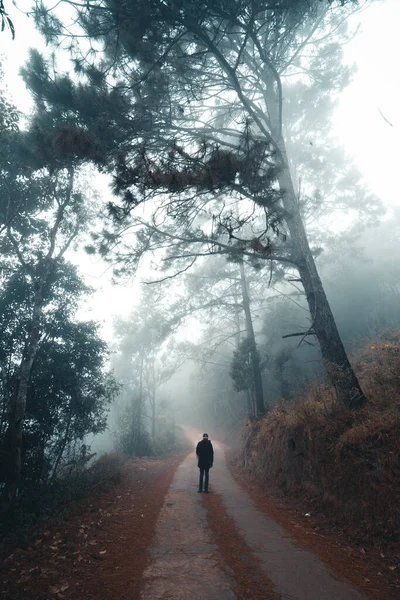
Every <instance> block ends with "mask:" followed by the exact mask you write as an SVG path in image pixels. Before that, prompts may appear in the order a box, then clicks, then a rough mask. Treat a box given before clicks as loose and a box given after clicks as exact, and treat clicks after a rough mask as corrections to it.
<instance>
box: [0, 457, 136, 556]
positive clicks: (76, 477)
mask: <svg viewBox="0 0 400 600" xmlns="http://www.w3.org/2000/svg"><path fill="white" fill-rule="evenodd" d="M124 460H125V459H124V458H123V457H122V455H120V454H119V453H117V452H111V453H109V454H104V455H103V456H101V457H100V458H99V459H98V460H96V461H95V462H94V463H93V464H92V465H91V466H90V467H88V468H85V469H81V468H80V469H76V470H75V471H72V472H70V473H69V474H68V476H65V477H60V478H58V479H55V480H54V481H52V482H48V483H47V484H44V485H42V486H40V487H38V486H36V487H33V486H32V487H27V488H25V489H23V490H22V492H21V494H20V496H19V498H18V500H17V501H16V502H15V504H13V505H11V506H7V507H3V510H2V511H1V512H0V539H1V543H2V544H4V543H7V544H9V543H17V542H18V543H21V542H23V541H24V539H27V540H28V539H29V537H30V536H31V535H32V534H33V533H34V531H35V528H36V527H37V526H41V525H43V523H45V522H46V521H47V520H48V519H49V518H52V517H53V516H55V515H57V516H58V517H60V518H63V519H68V517H69V514H70V512H71V509H72V503H73V502H74V501H77V500H80V499H82V498H84V497H86V496H90V495H92V494H94V493H103V492H105V491H107V490H109V489H110V488H111V487H113V486H114V485H116V484H117V483H118V482H119V481H120V478H121V469H122V465H123V463H124ZM0 545H1V544H0Z"/></svg>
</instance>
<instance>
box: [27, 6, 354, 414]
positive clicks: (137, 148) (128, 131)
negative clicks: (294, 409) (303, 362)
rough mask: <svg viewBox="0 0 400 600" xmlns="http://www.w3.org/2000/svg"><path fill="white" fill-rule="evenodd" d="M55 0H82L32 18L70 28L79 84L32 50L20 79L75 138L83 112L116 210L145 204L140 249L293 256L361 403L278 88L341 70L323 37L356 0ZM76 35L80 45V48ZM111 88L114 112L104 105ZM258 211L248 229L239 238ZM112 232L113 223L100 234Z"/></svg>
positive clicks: (344, 380)
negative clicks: (65, 12) (304, 204)
mask: <svg viewBox="0 0 400 600" xmlns="http://www.w3.org/2000/svg"><path fill="white" fill-rule="evenodd" d="M60 4H61V5H64V6H65V4H67V5H68V6H69V7H70V8H71V10H74V11H76V12H77V15H75V17H76V18H74V19H72V20H71V23H72V25H71V26H70V27H69V26H68V25H67V24H66V21H65V19H64V20H61V19H60V18H58V17H57V14H56V13H54V12H51V11H49V10H48V9H47V8H46V7H45V6H43V4H41V5H40V6H39V8H38V11H37V13H36V17H37V21H38V23H39V24H40V26H41V28H42V31H43V32H44V34H45V35H46V36H47V38H48V39H49V40H51V41H54V40H59V38H60V37H63V36H64V39H65V38H68V40H71V36H72V38H73V40H74V41H73V42H72V43H70V41H69V42H68V43H69V46H70V49H71V51H72V53H73V55H74V63H75V69H76V71H77V72H78V73H80V74H82V76H84V77H86V83H83V84H81V83H78V84H76V83H74V82H73V80H72V79H71V78H68V77H66V76H63V77H60V78H58V80H57V81H55V80H54V79H52V78H51V77H50V76H49V71H48V69H46V65H44V64H41V63H40V61H39V60H38V57H36V64H33V65H32V64H31V68H27V69H26V70H25V79H26V81H27V82H28V84H29V85H30V87H31V89H32V90H33V91H34V93H35V94H36V96H37V98H38V99H39V101H41V102H47V103H48V104H47V105H48V107H49V115H50V120H51V119H53V123H55V122H57V123H58V125H59V123H60V119H61V121H62V123H63V124H64V125H65V127H67V129H66V131H64V135H63V136H61V139H64V141H65V140H67V141H68V140H71V135H72V137H73V135H75V134H76V136H77V138H79V136H81V137H82V130H84V131H85V133H86V129H85V128H87V126H88V125H89V124H91V125H92V130H91V131H92V134H93V135H92V138H91V140H89V142H88V144H89V146H90V151H91V152H92V156H95V157H97V159H98V160H99V161H100V162H101V159H100V158H99V157H102V160H103V165H104V164H106V165H107V166H108V168H110V169H112V170H113V172H114V173H115V191H116V192H117V193H119V194H121V195H123V203H122V205H121V206H118V207H116V208H115V210H114V213H115V216H116V217H117V218H118V219H120V220H121V221H123V220H124V219H125V218H126V217H127V216H128V217H129V215H130V213H131V211H132V210H133V209H135V207H136V206H137V205H138V204H141V203H142V202H143V201H144V200H147V201H148V206H149V205H150V207H151V208H153V209H154V210H153V211H152V214H151V217H150V218H147V215H146V218H143V217H142V218H141V219H142V225H143V228H142V229H140V228H139V230H138V231H137V233H138V240H139V242H140V243H141V245H142V247H141V252H144V251H145V250H146V251H148V250H149V249H150V250H151V249H152V248H153V247H154V246H153V245H154V244H155V245H156V246H157V247H159V245H160V244H161V245H162V246H163V247H164V249H166V248H168V252H169V253H170V254H172V256H174V259H175V260H177V261H179V260H181V259H182V255H183V253H182V252H180V251H181V250H182V249H185V250H184V252H185V254H184V258H187V257H188V255H189V254H190V252H187V249H188V248H190V247H191V245H192V246H193V244H195V246H196V247H197V251H196V254H201V253H204V252H205V251H206V250H207V251H208V252H210V249H211V251H215V250H216V251H218V252H219V253H232V252H233V253H235V252H236V253H237V254H239V255H242V256H243V257H247V258H249V259H251V260H253V261H254V259H256V260H270V261H273V260H276V261H281V262H282V261H286V262H287V263H289V264H290V265H292V266H293V268H295V269H296V270H297V272H298V279H299V282H301V284H302V285H303V287H304V291H305V294H306V297H307V301H308V305H309V309H310V313H311V326H310V328H309V330H308V331H306V332H304V334H307V335H308V334H310V335H311V334H312V335H316V337H317V338H318V340H319V344H320V347H321V353H322V356H323V358H324V360H325V362H326V365H327V367H328V373H329V375H330V378H331V381H332V383H333V385H334V386H335V388H336V390H337V393H338V397H339V398H340V400H341V401H342V402H343V404H344V405H345V406H347V407H350V408H356V407H359V406H361V405H362V404H363V403H364V402H365V397H364V394H363V392H362V390H361V388H360V385H359V382H358V380H357V377H356V375H355V373H354V371H353V369H352V367H351V365H350V363H349V360H348V357H347V355H346V352H345V349H344V346H343V343H342V341H341V339H340V336H339V333H338V330H337V327H336V324H335V320H334V318H333V315H332V312H331V309H330V306H329V303H328V300H327V298H326V294H325V292H324V289H323V286H322V283H321V280H320V277H319V274H318V271H317V268H316V265H315V260H314V256H313V253H312V250H311V248H310V244H309V240H308V237H307V233H306V229H305V224H304V220H303V218H302V211H301V206H300V202H299V190H298V186H297V182H296V181H295V180H294V179H293V165H292V164H291V163H292V162H293V161H291V160H290V158H289V157H288V151H287V142H288V138H287V136H288V131H287V130H286V127H285V95H286V90H289V89H291V88H292V86H293V82H296V81H297V82H298V81H308V80H309V79H310V73H311V72H315V70H317V71H318V69H319V72H320V73H321V76H322V75H323V76H324V78H325V84H326V82H327V81H329V79H330V78H331V76H332V77H333V79H334V77H335V76H336V75H337V74H335V72H334V70H332V69H331V71H325V66H326V62H324V61H322V60H321V52H320V49H321V48H323V50H324V52H325V55H326V56H329V53H330V52H333V51H336V49H337V45H338V44H337V43H335V37H334V36H335V35H336V34H338V35H341V34H343V31H342V29H343V22H344V20H345V18H346V16H347V14H348V10H349V8H348V7H347V6H349V7H350V10H353V5H354V4H357V3H355V2H338V3H335V2H328V3H323V2H315V1H312V0H300V1H299V0H296V1H290V0H285V1H283V0H282V1H278V0H273V1H272V0H255V1H253V2H248V1H247V2H246V1H243V0H233V1H232V0H230V1H229V2H226V1H225V0H218V1H213V2H206V3H201V4H199V3H197V2H192V1H185V2H182V1H177V0H171V1H169V2H162V1H160V0H152V1H147V2H143V1H141V0H132V1H130V2H127V1H118V2H115V1H113V2H111V1H108V0H99V1H98V2H89V3H85V4H83V5H78V4H77V3H73V2H68V1H66V2H62V3H60ZM345 5H346V6H345ZM76 34H79V35H80V36H82V34H83V35H85V36H86V37H87V40H88V41H89V44H87V46H85V47H82V46H81V47H78V42H77V41H76V40H77V38H76V37H74V36H75V35H76ZM333 83H335V81H333ZM112 94H114V95H115V98H116V100H117V102H118V108H117V109H116V110H114V111H113V110H112V109H110V110H108V108H107V107H109V106H110V97H111V95H112ZM90 97H92V99H93V102H91V103H88V99H90ZM85 98H86V101H85ZM105 109H107V110H108V112H107V110H105ZM111 117H112V118H111ZM107 119H108V120H107ZM101 123H103V127H102V126H101ZM68 127H69V128H75V129H74V130H73V131H72V133H71V129H69V130H68ZM61 133H62V132H61ZM107 134H110V135H107ZM51 135H52V134H51ZM115 135H118V136H119V143H116V142H115V137H114V136H115ZM57 139H58V140H59V139H60V138H57ZM289 141H290V140H289ZM305 143H307V142H306V141H305ZM80 150H81V147H80ZM106 168H107V167H106ZM151 203H153V204H151ZM237 207H239V209H238V211H237ZM253 213H256V221H255V223H256V229H255V232H254V234H253V235H252V236H251V237H250V238H247V237H246V238H244V237H243V236H242V235H241V233H242V232H243V228H244V227H245V228H246V227H247V228H248V227H249V226H250V228H252V227H253V220H252V219H253V216H252V215H253ZM160 218H161V222H162V223H164V227H161V226H160ZM174 222H175V225H174ZM136 224H137V221H136ZM271 230H272V231H273V232H274V233H275V234H276V236H277V239H278V240H279V243H278V244H277V243H272V242H271V239H270V232H271ZM118 241H119V237H118V236H115V237H113V236H111V235H109V236H108V239H107V245H108V246H109V245H110V244H114V243H116V242H118ZM277 246H278V248H277ZM103 249H104V246H103ZM177 251H178V252H177ZM174 253H175V254H174ZM120 260H121V261H122V260H123V258H122V256H121V255H120ZM185 268H186V267H185Z"/></svg>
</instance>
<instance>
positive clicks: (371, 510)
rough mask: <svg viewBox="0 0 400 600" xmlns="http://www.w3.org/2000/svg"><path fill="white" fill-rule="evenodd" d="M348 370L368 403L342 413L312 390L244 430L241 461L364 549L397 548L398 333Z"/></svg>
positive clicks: (327, 392) (329, 395) (328, 394)
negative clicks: (353, 373) (321, 514)
mask: <svg viewBox="0 0 400 600" xmlns="http://www.w3.org/2000/svg"><path fill="white" fill-rule="evenodd" d="M353 364H354V366H355V368H356V371H357V374H358V376H359V378H360V381H361V384H362V386H363V389H364V391H365V393H366V396H367V398H368V403H367V405H366V406H365V407H364V408H362V409H361V410H359V411H347V410H343V408H341V407H340V406H338V405H337V403H336V402H335V397H334V394H333V392H332V390H331V389H330V388H329V387H328V386H326V385H322V384H321V385H315V386H313V387H311V388H309V389H308V390H306V391H305V393H304V395H303V397H301V398H299V399H298V401H297V402H296V403H288V402H281V403H280V404H279V405H278V406H276V407H275V408H274V409H273V410H272V411H271V412H270V413H269V414H268V415H267V417H266V418H265V419H264V420H263V421H261V422H259V423H255V424H253V425H249V426H248V427H247V428H246V434H245V440H244V442H245V443H244V447H243V451H242V455H241V460H242V463H243V464H244V465H245V466H246V467H247V468H248V470H249V471H250V472H251V474H252V475H253V476H254V477H256V478H257V479H258V480H261V479H269V480H272V481H274V482H276V483H277V484H278V485H279V487H280V488H281V489H283V490H284V491H285V492H286V493H287V494H289V495H291V496H297V497H304V499H305V500H306V501H307V506H318V507H319V509H321V508H322V509H323V510H324V511H325V513H326V515H327V516H328V518H332V519H333V520H334V521H335V522H336V523H338V524H339V525H340V526H341V527H342V529H343V530H344V531H347V533H349V534H350V535H351V536H352V537H353V538H357V539H358V540H359V541H362V543H363V544H374V543H375V542H377V543H378V544H379V545H380V546H381V547H382V543H388V544H394V545H396V544H398V542H399V525H400V504H399V502H398V500H399V498H400V462H399V457H400V436H399V432H400V334H399V333H395V334H386V335H384V336H382V338H381V339H380V340H378V341H375V342H374V343H369V344H366V345H365V347H364V348H363V349H362V350H360V351H359V352H358V353H357V354H356V355H355V356H353Z"/></svg>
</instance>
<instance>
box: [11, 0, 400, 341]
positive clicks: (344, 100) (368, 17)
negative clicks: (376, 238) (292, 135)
mask: <svg viewBox="0 0 400 600" xmlns="http://www.w3.org/2000/svg"><path fill="white" fill-rule="evenodd" d="M30 5H31V0H25V1H24V0H21V1H20V2H19V6H26V7H27V8H29V6H30ZM7 9H8V11H9V14H10V17H11V18H12V20H13V22H14V25H15V28H16V39H15V40H14V41H12V40H11V35H10V34H9V32H7V31H5V32H3V33H1V34H0V54H3V55H4V59H3V67H4V71H5V77H6V82H7V84H8V87H9V90H10V92H11V94H12V96H13V99H14V101H15V102H16V103H17V104H18V106H19V108H20V109H21V110H22V111H29V108H30V106H31V102H30V98H29V95H28V93H27V91H26V90H25V87H24V84H23V82H22V80H21V79H20V78H19V76H18V71H19V68H20V67H21V65H23V63H24V62H25V60H26V56H27V52H28V49H29V48H30V47H39V48H44V46H43V42H42V40H41V38H40V36H39V34H38V33H37V32H36V31H35V29H34V26H33V24H32V22H31V21H30V20H29V19H28V18H27V17H26V16H25V15H23V14H22V13H20V12H19V11H18V10H17V9H16V7H14V6H13V5H12V4H11V2H10V1H8V2H7ZM353 19H355V20H356V21H357V22H361V27H362V28H361V32H360V33H359V35H358V36H357V37H356V38H355V39H354V40H353V41H352V42H351V43H350V44H349V45H348V46H347V47H346V48H345V57H346V60H347V61H348V62H350V63H354V62H355V63H356V64H357V66H358V72H357V73H356V74H355V76H354V79H353V82H352V83H351V85H350V86H349V87H348V88H347V89H346V90H345V91H344V92H343V94H342V97H341V101H340V106H339V109H338V110H337V112H336V115H335V119H334V123H335V133H336V135H337V136H338V138H339V140H340V142H341V143H342V144H343V145H344V146H345V148H346V150H347V152H348V154H349V155H350V156H351V157H352V158H353V160H354V161H355V162H356V163H357V165H358V166H359V168H360V170H361V172H362V173H363V175H364V177H365V180H366V182H367V183H368V185H369V186H370V188H371V190H372V191H373V192H375V193H376V194H377V195H378V196H380V197H381V198H382V199H383V200H384V202H385V203H386V204H388V205H392V206H399V205H400V199H399V191H398V189H399V186H398V174H397V170H398V169H399V158H400V155H399V151H398V146H399V130H400V81H399V79H400V75H399V74H400V70H399V64H398V61H399V57H400V36H399V33H398V27H399V23H400V0H384V1H383V2H375V3H374V4H373V5H372V6H371V7H370V8H368V9H367V10H365V11H364V12H362V13H361V14H359V15H357V16H355V17H353ZM379 109H380V110H381V111H382V113H383V114H384V115H385V117H386V118H387V119H388V120H389V121H390V122H391V123H392V124H393V126H390V125H388V123H386V121H385V120H384V119H383V117H382V116H381V115H380V113H379ZM97 184H98V187H100V189H101V188H102V186H103V187H106V183H105V182H104V183H102V181H101V179H100V180H98V181H97ZM104 191H106V190H104ZM80 266H81V271H82V274H83V275H84V277H85V279H86V280H87V282H88V283H89V284H90V285H92V286H93V287H95V288H96V289H97V292H96V294H95V296H94V297H93V298H92V299H90V300H89V301H88V303H87V307H86V309H85V311H84V312H85V315H86V316H87V317H89V318H93V319H96V320H99V321H101V322H103V335H104V336H105V337H106V339H109V340H110V339H111V337H112V335H111V334H112V329H111V319H112V316H113V315H120V314H126V313H127V312H128V311H129V309H130V308H131V307H133V306H134V304H135V302H136V298H137V296H138V283H137V282H136V283H135V282H133V283H132V285H130V286H124V287H122V286H118V287H111V286H110V283H109V273H110V272H109V271H107V270H106V268H105V267H104V265H103V264H102V263H101V262H100V261H99V260H98V259H96V258H92V257H87V256H84V257H82V259H80Z"/></svg>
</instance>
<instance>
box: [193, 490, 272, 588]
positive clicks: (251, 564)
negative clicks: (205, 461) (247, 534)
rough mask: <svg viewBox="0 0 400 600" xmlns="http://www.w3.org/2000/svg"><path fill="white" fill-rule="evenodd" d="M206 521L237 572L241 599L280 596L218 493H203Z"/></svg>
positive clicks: (219, 547) (235, 576)
mask: <svg viewBox="0 0 400 600" xmlns="http://www.w3.org/2000/svg"><path fill="white" fill-rule="evenodd" d="M203 504H204V506H205V507H206V510H207V523H208V526H209V528H210V530H211V532H212V536H213V538H214V540H215V542H216V544H217V546H218V551H219V556H220V557H221V558H222V559H223V561H221V566H222V567H224V565H226V566H227V567H228V568H229V569H231V571H232V572H233V574H234V579H235V584H236V589H235V592H236V596H237V598H238V600H245V599H249V600H250V599H251V600H279V598H281V596H280V594H278V593H277V592H276V591H275V589H274V585H273V583H272V582H271V580H270V579H268V577H267V576H266V575H265V573H264V572H263V570H262V568H261V565H260V564H259V561H258V560H257V558H256V557H255V555H254V553H253V552H252V551H251V549H250V548H249V546H248V545H247V544H246V542H245V540H244V539H243V536H242V535H241V534H240V532H239V531H238V529H237V527H236V525H235V521H234V520H233V519H232V517H230V516H229V515H228V514H227V512H226V509H225V507H224V505H223V502H222V500H221V498H220V497H219V496H218V495H216V494H210V495H208V496H203Z"/></svg>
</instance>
